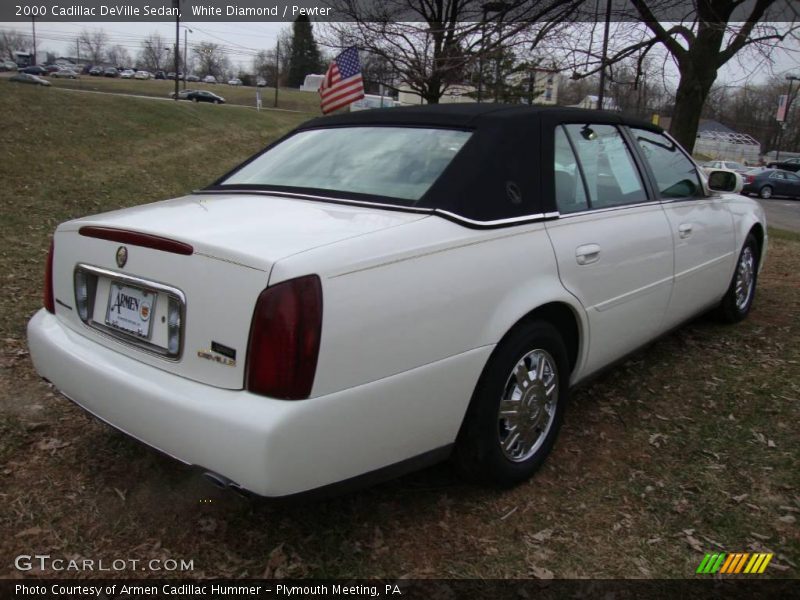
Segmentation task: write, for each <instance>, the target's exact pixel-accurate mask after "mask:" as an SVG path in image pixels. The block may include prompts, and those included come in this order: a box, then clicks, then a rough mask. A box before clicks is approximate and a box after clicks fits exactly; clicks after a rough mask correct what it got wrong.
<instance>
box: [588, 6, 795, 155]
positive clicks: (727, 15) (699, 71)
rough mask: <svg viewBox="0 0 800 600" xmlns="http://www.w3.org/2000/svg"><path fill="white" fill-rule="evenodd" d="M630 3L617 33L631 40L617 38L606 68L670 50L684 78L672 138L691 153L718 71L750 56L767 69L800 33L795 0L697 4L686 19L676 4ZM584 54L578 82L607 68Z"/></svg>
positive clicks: (594, 55) (678, 92) (591, 49)
mask: <svg viewBox="0 0 800 600" xmlns="http://www.w3.org/2000/svg"><path fill="white" fill-rule="evenodd" d="M629 2H630V4H631V5H632V6H633V9H634V11H633V13H631V12H622V13H618V14H617V16H616V18H618V19H621V20H623V21H628V22H626V23H622V24H620V26H618V27H617V32H618V33H623V34H624V33H625V32H627V33H628V34H630V36H629V38H628V40H627V41H626V43H624V44H623V43H620V39H621V38H622V37H623V36H621V35H615V36H614V43H615V45H616V47H617V49H615V50H612V52H611V53H610V55H609V57H608V60H607V61H606V65H608V64H613V63H616V62H618V61H621V60H625V59H628V58H631V57H636V58H637V60H638V62H639V65H641V62H642V61H644V60H645V59H646V57H647V56H648V55H649V53H650V52H651V51H653V50H654V49H656V48H660V49H663V50H665V56H666V57H667V58H669V59H671V60H672V61H674V63H675V65H676V66H677V69H678V73H679V82H678V86H677V90H676V93H675V107H674V112H673V116H672V121H671V124H670V133H671V134H672V135H673V136H675V138H676V139H677V140H678V141H679V142H680V143H681V144H682V145H683V146H684V147H685V148H687V149H688V150H692V148H693V147H694V142H695V136H696V134H697V127H698V124H699V119H700V112H701V111H702V108H703V105H704V103H705V101H706V99H707V98H708V95H709V92H710V90H711V87H712V86H713V84H714V82H715V81H716V79H717V75H718V72H719V70H720V69H721V68H722V67H723V66H724V65H726V64H727V63H728V62H729V61H731V60H732V59H734V57H739V58H741V57H742V53H743V51H745V50H749V51H750V52H751V58H752V59H760V60H761V61H762V62H765V63H768V62H769V61H770V52H771V51H772V50H773V49H774V48H775V47H777V46H779V45H780V44H781V43H782V42H784V41H785V40H786V39H787V38H789V37H794V38H795V39H796V38H797V34H798V31H800V30H799V29H798V25H797V24H796V20H791V19H792V18H795V19H796V17H797V13H795V12H792V9H791V5H790V2H791V0H752V1H750V2H743V0H692V1H691V2H685V3H684V4H686V7H685V8H686V9H687V10H686V12H687V13H688V14H681V15H679V14H678V13H677V12H676V11H677V7H683V5H682V4H680V3H676V2H674V1H673V0H629ZM792 15H794V17H792ZM679 17H682V18H679ZM771 19H772V20H771ZM633 20H636V21H638V23H634V22H632V21H633ZM640 23H641V24H640ZM634 37H635V38H637V39H631V38H634ZM584 54H585V56H586V57H588V59H587V60H586V62H585V63H584V65H583V68H582V69H581V67H577V68H576V70H577V71H580V72H579V73H578V75H579V76H585V75H587V74H591V73H596V72H598V71H599V70H600V69H601V68H603V65H602V64H601V63H602V61H601V57H600V55H599V53H598V52H597V51H596V49H595V48H594V47H587V48H586V49H584Z"/></svg>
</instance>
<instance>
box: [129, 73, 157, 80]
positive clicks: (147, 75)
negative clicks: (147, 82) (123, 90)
mask: <svg viewBox="0 0 800 600" xmlns="http://www.w3.org/2000/svg"><path fill="white" fill-rule="evenodd" d="M133 77H134V79H151V78H152V77H153V76H152V75H151V74H150V71H136V73H134V74H133Z"/></svg>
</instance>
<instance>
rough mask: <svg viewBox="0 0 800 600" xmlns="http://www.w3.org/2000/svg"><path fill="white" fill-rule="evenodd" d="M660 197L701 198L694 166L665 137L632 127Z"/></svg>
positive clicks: (674, 144) (700, 188)
mask: <svg viewBox="0 0 800 600" xmlns="http://www.w3.org/2000/svg"><path fill="white" fill-rule="evenodd" d="M631 131H632V132H633V135H634V136H635V137H636V141H637V142H638V144H639V147H640V148H641V149H642V153H643V154H644V156H645V159H646V160H647V162H648V164H649V165H650V170H651V171H652V172H653V175H654V176H655V178H656V183H657V185H658V191H659V192H660V194H661V197H662V198H677V199H680V198H696V197H698V196H702V195H703V188H702V186H701V185H700V178H699V177H698V174H697V169H696V168H695V166H694V163H693V162H692V161H691V160H689V159H688V158H687V157H686V155H685V154H684V153H683V152H682V151H681V149H680V148H679V147H678V145H677V144H676V143H675V142H673V141H672V140H671V139H669V138H668V137H667V136H665V135H662V134H660V133H655V132H653V131H648V130H646V129H636V128H632V129H631Z"/></svg>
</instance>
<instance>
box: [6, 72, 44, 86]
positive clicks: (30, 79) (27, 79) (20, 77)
mask: <svg viewBox="0 0 800 600" xmlns="http://www.w3.org/2000/svg"><path fill="white" fill-rule="evenodd" d="M8 80H9V81H16V82H17V83H32V84H34V85H43V86H45V87H47V86H49V85H52V84H51V83H50V82H49V81H47V79H42V78H41V77H39V76H38V75H31V74H30V73H17V74H16V75H12V76H11V77H9V78H8Z"/></svg>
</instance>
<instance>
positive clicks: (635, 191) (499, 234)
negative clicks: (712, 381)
mask: <svg viewBox="0 0 800 600" xmlns="http://www.w3.org/2000/svg"><path fill="white" fill-rule="evenodd" d="M709 180H710V181H712V182H716V184H717V185H715V186H714V187H717V188H718V189H721V190H728V191H733V190H735V189H736V187H739V186H740V185H741V184H740V182H739V183H738V184H737V177H736V176H735V174H733V173H726V172H724V171H716V172H712V173H711V174H710V175H709ZM766 238H767V236H766V223H765V219H764V214H763V212H762V210H761V208H760V207H759V205H758V204H757V203H756V202H754V201H752V200H749V199H746V198H744V197H742V196H739V195H736V194H725V193H718V192H714V191H710V190H709V185H708V183H707V181H706V180H705V179H704V177H703V176H701V175H700V174H699V170H698V168H697V166H696V165H695V164H694V162H693V161H692V160H691V158H690V157H689V156H688V155H687V154H686V153H685V152H684V151H683V150H682V149H681V148H680V147H679V146H678V145H677V144H676V143H675V142H674V141H673V140H672V139H671V138H670V137H669V136H667V135H665V134H664V133H663V132H662V131H661V130H660V129H659V128H657V127H654V126H651V125H649V124H646V123H640V122H634V121H630V120H627V119H625V118H623V117H620V116H618V115H615V114H608V113H604V112H597V111H582V110H576V109H556V108H553V109H544V108H540V109H537V108H529V107H510V106H498V105H477V104H476V105H460V106H453V105H451V106H429V107H412V108H406V109H386V110H372V111H363V112H358V113H354V114H349V115H341V116H334V117H328V118H320V119H315V120H312V121H310V122H308V123H306V124H304V125H302V126H301V127H299V128H297V129H296V130H294V131H292V132H291V133H290V134H288V135H287V136H285V137H284V138H283V139H281V140H279V141H278V142H276V143H275V144H273V145H272V146H270V147H268V148H267V149H266V150H265V151H263V152H262V153H260V154H258V155H256V156H254V157H253V158H251V159H250V160H248V161H246V162H245V163H243V164H242V165H240V166H239V167H237V168H236V169H234V170H233V171H231V172H230V173H228V174H227V175H225V176H224V177H222V178H221V179H219V180H218V181H216V182H215V183H214V184H213V185H211V186H210V187H208V188H206V189H203V190H200V191H198V192H195V193H192V194H190V195H188V196H185V197H183V198H177V199H174V200H168V201H165V202H157V203H155V204H148V205H145V206H139V207H136V208H131V209H127V210H120V211H116V212H111V213H106V214H103V215H98V216H92V217H86V218H83V219H78V220H74V221H69V222H67V223H64V224H62V225H60V226H59V227H58V228H57V230H56V232H55V235H54V239H53V247H52V250H51V252H50V257H49V259H48V266H47V277H46V282H45V308H44V309H43V310H41V311H39V312H38V313H37V314H36V315H35V316H34V317H33V319H32V320H31V322H30V324H29V326H28V337H29V343H30V349H31V355H32V357H33V361H34V363H35V365H36V368H37V370H38V371H39V373H40V374H41V375H42V376H43V377H45V378H46V379H48V380H50V381H51V382H52V383H53V384H54V385H55V386H56V387H57V388H58V389H59V390H61V391H62V392H63V393H64V395H66V396H67V397H68V398H70V399H71V400H73V401H74V402H75V403H77V404H79V405H80V406H82V407H83V408H85V409H86V410H88V411H89V412H91V413H93V414H94V415H96V416H97V417H99V418H100V419H102V420H103V421H106V422H108V423H110V424H111V425H113V426H115V427H117V428H119V429H120V430H122V431H124V432H126V433H128V434H129V435H131V436H133V437H135V438H137V439H139V440H142V441H143V442H145V443H147V444H149V445H151V446H154V447H155V448H158V449H160V450H162V451H163V452H166V453H168V454H170V455H172V456H174V457H176V458H178V459H180V460H182V461H184V462H186V463H189V464H193V465H198V466H201V467H202V468H204V469H206V470H207V471H208V472H210V473H212V474H213V476H214V477H216V478H217V480H218V481H220V482H224V483H225V484H227V485H230V486H234V487H239V488H243V489H247V490H251V491H253V492H256V493H258V494H261V495H266V496H286V495H291V494H296V493H300V492H306V491H310V490H314V489H316V488H323V487H326V486H329V485H332V484H337V483H341V482H349V480H354V481H363V480H364V479H365V478H371V477H373V476H378V475H382V476H387V475H390V474H392V475H393V474H397V473H399V472H401V471H403V470H408V469H410V468H413V467H416V466H420V465H422V464H426V463H431V462H433V461H437V460H441V459H443V458H445V457H447V456H449V455H453V456H454V457H455V459H456V462H457V464H458V465H459V466H460V468H462V469H463V470H464V471H466V472H467V473H468V474H470V475H472V476H476V477H478V478H479V479H482V480H484V481H488V482H493V483H496V484H500V485H510V484H514V483H516V482H519V481H522V480H524V479H526V478H528V477H529V476H530V475H531V474H532V473H533V472H534V471H535V470H536V468H537V467H539V465H540V464H541V463H542V462H543V461H544V459H545V458H546V456H547V455H548V453H549V452H550V450H551V448H552V447H553V443H554V441H555V438H556V435H557V433H558V430H559V426H560V424H561V421H562V417H563V413H564V408H565V402H566V398H567V392H568V390H569V388H570V386H573V385H574V384H576V383H578V382H579V381H581V380H583V379H585V378H586V377H587V376H589V375H590V374H592V373H594V372H596V371H598V370H599V369H601V368H603V367H605V366H607V365H609V364H610V363H612V362H613V361H615V360H617V359H619V358H621V357H623V356H625V355H626V354H627V353H630V352H631V351H633V350H635V349H636V348H638V347H640V346H642V345H643V344H645V343H647V342H649V341H650V340H652V339H654V338H655V337H656V336H658V335H659V334H661V333H663V332H665V331H667V330H669V329H671V328H673V327H675V326H677V325H679V324H680V323H682V322H684V321H686V320H687V319H689V318H691V317H693V316H694V315H697V314H698V313H700V312H703V311H706V310H709V309H715V310H716V311H717V312H718V314H719V315H720V316H721V317H723V318H724V319H726V320H728V321H738V320H740V319H742V318H744V317H745V316H746V315H747V313H748V311H749V310H750V307H751V305H752V302H753V297H754V294H755V288H756V278H757V274H758V271H759V267H760V265H761V263H762V262H763V258H764V254H765V249H766V241H767V239H766ZM350 482H351V481H350ZM351 483H352V482H351Z"/></svg>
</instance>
